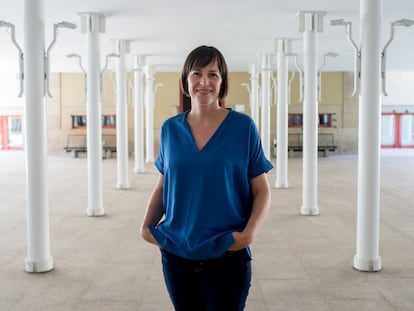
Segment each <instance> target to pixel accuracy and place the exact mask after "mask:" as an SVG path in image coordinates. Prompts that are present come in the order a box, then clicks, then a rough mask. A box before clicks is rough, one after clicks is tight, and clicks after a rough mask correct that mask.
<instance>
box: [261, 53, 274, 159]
mask: <svg viewBox="0 0 414 311" xmlns="http://www.w3.org/2000/svg"><path fill="white" fill-rule="evenodd" d="M270 56H271V55H269V54H263V55H262V81H261V82H262V106H261V107H262V113H261V124H262V126H261V135H262V137H261V138H262V144H263V151H264V154H265V156H266V158H268V159H270V74H271V72H272V68H271V63H270Z"/></svg>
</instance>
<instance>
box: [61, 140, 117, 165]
mask: <svg viewBox="0 0 414 311" xmlns="http://www.w3.org/2000/svg"><path fill="white" fill-rule="evenodd" d="M64 149H65V150H66V152H73V157H74V158H78V157H79V153H81V152H87V151H88V148H87V143H86V135H85V134H69V135H68V137H67V139H66V146H65V147H64ZM114 152H116V135H114V134H106V135H102V158H103V159H107V158H111V157H112V154H113V153H114Z"/></svg>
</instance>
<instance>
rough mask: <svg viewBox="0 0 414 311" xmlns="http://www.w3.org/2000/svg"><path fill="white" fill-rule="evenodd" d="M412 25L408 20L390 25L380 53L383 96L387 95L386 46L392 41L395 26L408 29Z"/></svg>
mask: <svg viewBox="0 0 414 311" xmlns="http://www.w3.org/2000/svg"><path fill="white" fill-rule="evenodd" d="M412 25H414V21H413V20H410V19H405V18H403V19H400V20H398V21H395V22H392V23H391V24H390V28H391V29H390V38H389V39H388V41H387V43H386V44H385V46H384V48H383V50H382V53H381V79H382V94H383V95H384V96H388V93H387V91H386V52H387V48H388V46H389V45H390V44H391V41H392V40H393V39H394V33H395V26H405V27H410V26H412Z"/></svg>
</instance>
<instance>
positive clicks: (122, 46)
mask: <svg viewBox="0 0 414 311" xmlns="http://www.w3.org/2000/svg"><path fill="white" fill-rule="evenodd" d="M113 42H114V45H113V46H114V52H115V53H118V54H129V53H130V50H131V40H126V39H117V40H113Z"/></svg>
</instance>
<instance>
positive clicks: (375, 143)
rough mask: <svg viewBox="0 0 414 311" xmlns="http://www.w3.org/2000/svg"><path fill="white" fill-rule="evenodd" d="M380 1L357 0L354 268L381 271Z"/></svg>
mask: <svg viewBox="0 0 414 311" xmlns="http://www.w3.org/2000/svg"><path fill="white" fill-rule="evenodd" d="M381 18H382V1H381V0H361V2H360V24H361V46H362V48H361V93H360V99H359V100H360V102H359V133H358V134H359V135H358V137H359V140H358V146H359V147H358V202H357V204H358V208H357V241H356V255H355V256H354V268H355V269H358V270H362V271H379V270H381V257H380V256H379V250H378V249H379V205H380V148H381V147H380V146H381V141H380V134H381V130H380V129H381V99H380V91H381V89H380V71H381V69H380V68H381V67H380V64H381V47H380V44H381Z"/></svg>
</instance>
